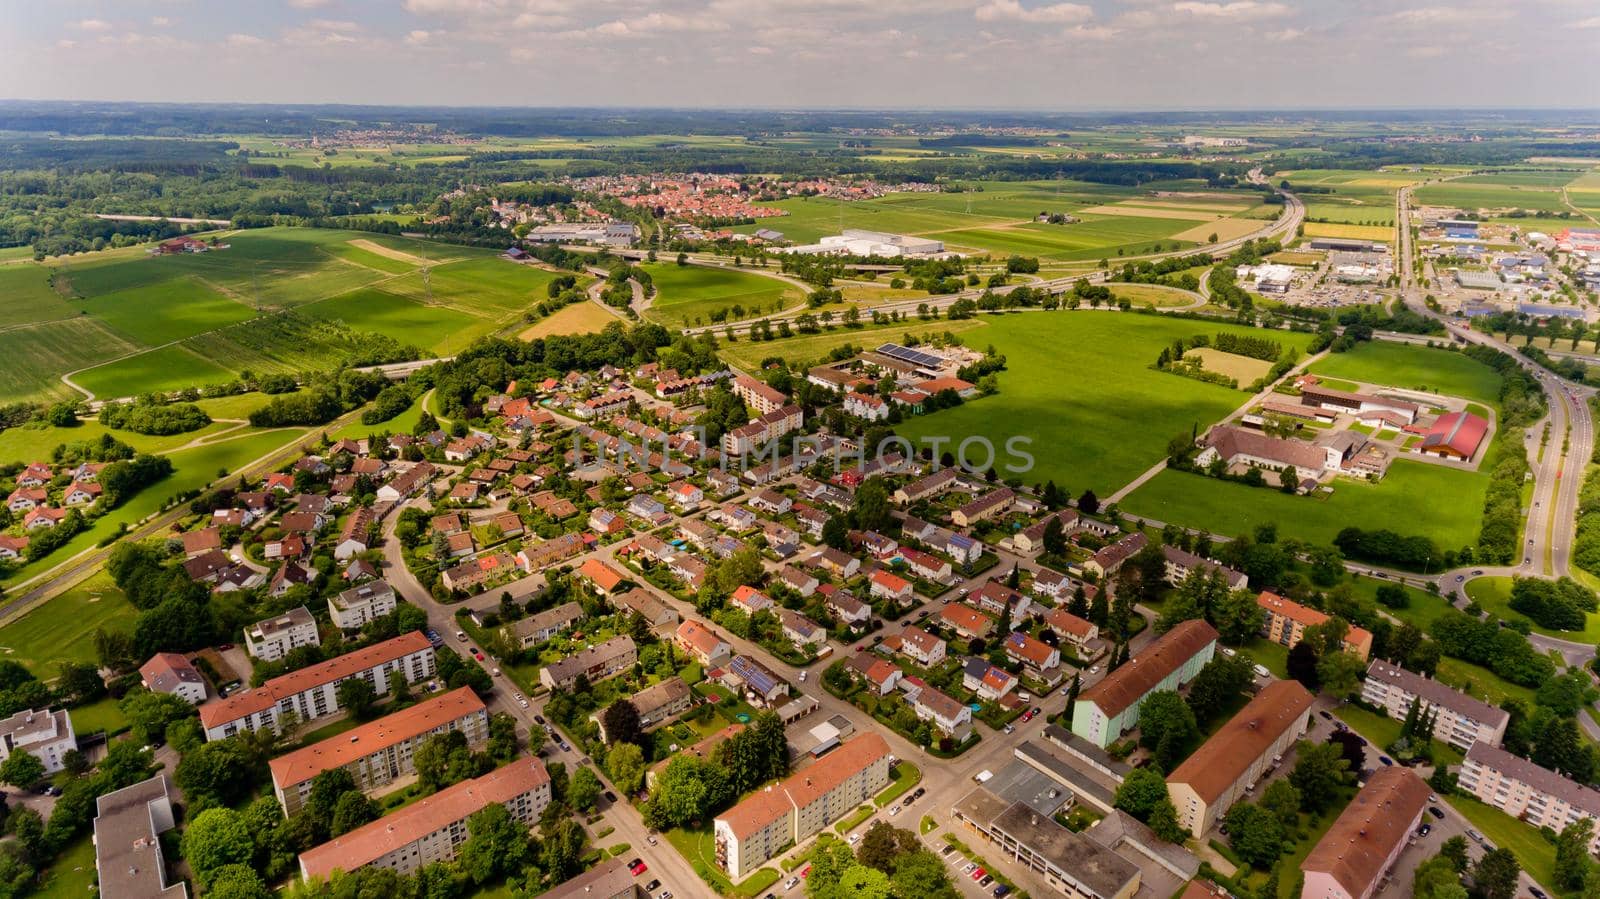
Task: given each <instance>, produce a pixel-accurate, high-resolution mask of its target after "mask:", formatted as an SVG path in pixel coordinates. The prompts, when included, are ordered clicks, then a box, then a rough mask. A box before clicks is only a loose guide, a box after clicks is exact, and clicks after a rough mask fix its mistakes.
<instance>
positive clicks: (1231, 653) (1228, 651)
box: [1222, 646, 1239, 658]
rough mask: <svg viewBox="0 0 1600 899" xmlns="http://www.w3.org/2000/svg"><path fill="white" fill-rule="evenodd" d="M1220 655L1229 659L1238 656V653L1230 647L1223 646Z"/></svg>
mask: <svg viewBox="0 0 1600 899" xmlns="http://www.w3.org/2000/svg"><path fill="white" fill-rule="evenodd" d="M1222 654H1223V655H1225V656H1228V657H1230V658H1231V657H1233V656H1236V655H1238V654H1239V651H1238V650H1237V649H1234V648H1233V647H1232V646H1224V647H1222Z"/></svg>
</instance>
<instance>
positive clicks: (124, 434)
mask: <svg viewBox="0 0 1600 899" xmlns="http://www.w3.org/2000/svg"><path fill="white" fill-rule="evenodd" d="M253 395H254V396H256V397H260V396H261V394H259V393H257V394H253ZM228 427H231V425H229V424H227V423H225V422H213V423H212V424H209V425H206V426H205V427H203V428H201V429H199V430H198V431H189V432H188V433H185V434H170V435H166V436H148V435H145V434H136V433H134V432H133V431H118V430H114V429H112V428H108V427H106V426H105V425H102V424H100V423H99V422H98V421H93V420H90V421H82V422H79V424H78V425H77V426H75V427H71V428H56V427H50V426H48V425H45V426H40V425H38V424H35V423H29V424H27V425H24V426H22V427H20V428H7V429H6V430H4V431H0V464H4V463H6V462H35V461H48V460H49V458H50V451H51V450H53V449H55V448H56V447H57V446H59V445H60V444H63V443H80V442H84V441H90V440H98V439H99V438H100V437H101V436H102V435H105V434H110V435H111V436H112V437H114V438H116V439H117V440H120V441H122V442H123V443H126V444H128V445H129V446H131V447H133V448H134V449H135V450H137V451H139V452H142V453H165V452H170V451H171V450H173V449H175V448H177V447H180V446H183V445H184V444H186V443H188V442H190V441H191V440H194V439H195V438H197V437H204V436H206V435H209V434H214V433H217V432H218V431H221V430H223V429H225V428H228Z"/></svg>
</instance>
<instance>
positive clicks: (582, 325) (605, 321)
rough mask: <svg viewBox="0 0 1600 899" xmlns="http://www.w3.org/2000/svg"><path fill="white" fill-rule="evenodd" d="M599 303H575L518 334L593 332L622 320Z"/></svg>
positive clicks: (527, 335)
mask: <svg viewBox="0 0 1600 899" xmlns="http://www.w3.org/2000/svg"><path fill="white" fill-rule="evenodd" d="M621 320H622V319H620V318H618V317H617V316H616V315H615V314H613V313H611V312H610V311H609V310H606V309H603V308H601V306H600V304H599V303H595V302H592V301H588V300H585V301H583V302H578V303H573V304H572V305H571V306H568V307H566V308H564V309H561V310H560V311H558V312H556V313H555V314H554V315H549V316H546V317H544V318H542V319H540V320H539V321H538V322H537V323H535V324H534V325H533V326H532V327H530V328H528V329H527V330H525V331H523V332H522V333H521V334H518V335H517V336H518V337H521V338H522V339H523V340H532V339H534V338H535V337H549V336H550V335H552V334H592V333H594V332H595V331H599V330H601V329H602V328H604V327H605V326H606V325H609V324H611V323H612V322H614V321H621Z"/></svg>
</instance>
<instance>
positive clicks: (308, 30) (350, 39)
mask: <svg viewBox="0 0 1600 899" xmlns="http://www.w3.org/2000/svg"><path fill="white" fill-rule="evenodd" d="M360 31H361V26H360V25H357V24H356V23H354V22H347V21H342V20H337V19H312V20H311V21H309V22H306V23H305V24H304V25H299V26H296V27H294V28H290V29H287V30H286V31H284V33H283V37H284V40H286V41H288V42H289V43H291V44H302V45H305V46H324V47H328V46H335V45H339V44H353V43H355V42H356V35H357V34H358V33H360Z"/></svg>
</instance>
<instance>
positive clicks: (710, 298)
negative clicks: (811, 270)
mask: <svg viewBox="0 0 1600 899" xmlns="http://www.w3.org/2000/svg"><path fill="white" fill-rule="evenodd" d="M644 269H645V271H647V272H649V273H650V279H651V281H652V282H653V283H654V284H655V288H656V296H655V299H654V300H653V301H652V302H651V304H650V308H649V309H648V310H647V311H646V312H645V316H646V317H647V318H650V319H652V320H654V321H659V322H661V323H662V324H664V325H668V326H671V327H685V326H692V325H707V324H711V323H712V319H711V316H712V315H714V314H716V313H718V312H721V311H723V310H729V312H730V314H729V316H728V320H729V321H737V320H738V318H736V317H735V316H734V315H733V314H732V312H731V310H732V309H733V307H734V306H740V307H742V309H743V314H742V315H740V316H738V317H739V318H743V317H749V316H753V315H756V314H758V313H757V310H758V309H759V310H760V312H761V313H771V312H777V311H779V310H780V309H787V308H790V307H792V306H796V305H799V304H800V303H801V302H803V301H804V300H805V295H804V291H802V290H801V289H800V288H799V287H797V286H795V285H793V284H790V283H788V282H785V281H780V280H778V279H776V278H768V277H765V276H763V275H755V274H750V273H748V272H744V271H740V270H739V269H736V268H731V267H729V268H708V267H706V266H702V265H677V264H674V263H670V262H658V263H651V264H646V265H645V266H644Z"/></svg>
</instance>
